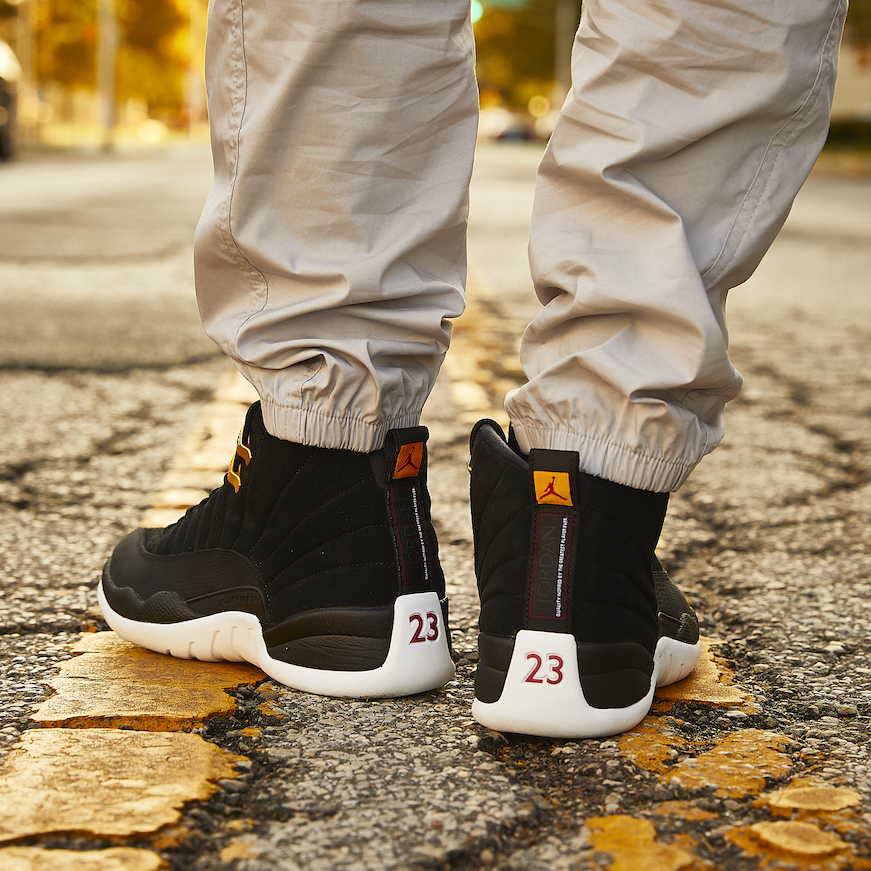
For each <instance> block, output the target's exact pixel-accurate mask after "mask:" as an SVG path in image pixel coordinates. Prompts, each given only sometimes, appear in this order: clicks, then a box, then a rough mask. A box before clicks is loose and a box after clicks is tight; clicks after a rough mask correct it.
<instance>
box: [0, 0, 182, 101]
mask: <svg viewBox="0 0 871 871" xmlns="http://www.w3.org/2000/svg"><path fill="white" fill-rule="evenodd" d="M25 3H26V4H32V5H31V6H30V8H29V10H28V12H27V14H28V15H29V21H30V22H31V23H32V27H33V31H34V32H33V43H34V45H35V49H36V51H35V72H36V77H37V82H38V83H39V85H40V87H45V85H46V84H48V83H55V84H57V85H60V86H62V87H64V88H68V89H76V88H81V89H88V90H93V89H94V88H95V87H96V85H97V81H96V78H97V49H98V41H99V25H98V0H23V2H22V0H19V2H14V0H11V2H10V0H0V21H3V22H4V31H5V32H6V34H7V35H6V39H7V40H8V41H10V42H12V43H13V45H14V43H15V41H16V40H15V37H16V32H15V28H14V25H15V21H14V19H15V17H16V16H17V15H19V14H20V12H19V10H18V9H17V8H16V7H18V6H19V5H21V6H22V8H25V7H24V4H25ZM188 4H189V0H115V15H116V21H117V28H118V53H117V61H116V80H115V83H116V98H117V100H118V102H123V101H126V100H129V99H137V100H141V101H143V102H145V103H147V105H148V108H149V110H150V111H153V112H157V113H172V112H177V111H179V110H180V109H181V107H182V105H183V103H184V98H185V76H186V75H187V71H188V63H189V62H188V57H189V52H190V45H189V38H188V17H189V8H188Z"/></svg>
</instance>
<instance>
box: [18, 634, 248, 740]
mask: <svg viewBox="0 0 871 871" xmlns="http://www.w3.org/2000/svg"><path fill="white" fill-rule="evenodd" d="M76 649H78V650H83V651H84V652H82V653H81V655H80V656H76V657H74V658H73V659H69V660H67V661H65V662H63V663H61V665H60V674H59V675H58V676H57V677H55V678H53V679H52V680H51V681H50V683H51V686H52V687H53V689H54V690H55V695H53V696H51V697H50V698H48V699H47V700H46V701H45V702H43V703H42V704H41V705H40V706H39V708H38V709H37V711H36V714H35V715H34V717H33V719H34V720H35V721H36V722H38V723H41V724H42V725H44V726H65V727H67V728H69V727H93V726H125V725H126V726H132V727H133V728H134V729H145V730H150V731H177V730H180V729H187V728H191V727H193V726H196V725H199V724H201V723H202V722H203V721H204V720H206V719H208V718H209V717H213V716H221V715H227V714H231V713H232V712H233V711H234V710H235V709H236V701H235V699H233V698H232V697H231V696H229V695H228V694H227V693H226V692H225V690H226V689H229V688H233V687H237V686H239V685H240V684H245V683H253V682H255V681H258V680H262V679H263V678H264V677H265V675H264V674H263V672H261V671H260V670H259V669H257V668H254V667H253V666H250V665H247V664H240V663H229V662H199V661H197V660H189V659H175V658H173V657H170V656H164V655H163V654H160V653H153V652H152V651H150V650H145V649H144V648H142V647H137V646H136V645H134V644H130V643H129V642H127V641H123V640H122V639H120V638H118V637H117V636H116V635H115V633H114V632H98V633H91V634H87V635H83V636H82V639H81V640H80V642H79V644H78V646H77V648H76Z"/></svg>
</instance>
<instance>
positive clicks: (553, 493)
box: [538, 475, 568, 502]
mask: <svg viewBox="0 0 871 871" xmlns="http://www.w3.org/2000/svg"><path fill="white" fill-rule="evenodd" d="M554 481H556V475H554V476H553V477H552V478H551V479H550V484H548V485H547V489H546V490H545V491H544V492H543V493H542V494H541V496H539V497H538V498H539V499H544V497H545V496H556V498H557V499H562V500H563V502H567V501H568V496H560V494H559V493H557V492H556V490H554V487H553V485H554Z"/></svg>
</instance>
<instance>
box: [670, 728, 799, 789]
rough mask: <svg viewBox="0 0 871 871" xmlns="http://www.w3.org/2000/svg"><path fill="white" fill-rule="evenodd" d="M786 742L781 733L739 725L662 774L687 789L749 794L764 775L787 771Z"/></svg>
mask: <svg viewBox="0 0 871 871" xmlns="http://www.w3.org/2000/svg"><path fill="white" fill-rule="evenodd" d="M788 743H789V738H787V737H786V736H785V735H776V734H774V733H772V732H763V731H761V730H759V729H741V730H740V731H738V732H733V733H731V734H730V735H727V736H726V737H725V738H723V740H722V741H719V742H718V743H717V744H716V745H715V746H714V747H712V748H711V749H710V750H708V751H707V752H705V753H702V754H701V755H700V756H697V757H695V758H693V759H685V760H684V761H683V762H679V763H678V764H677V765H675V766H674V767H673V768H671V769H669V771H668V772H667V774H665V775H663V777H664V778H668V779H671V778H677V780H678V782H679V783H680V785H681V786H682V787H683V788H684V789H689V790H692V789H701V788H703V787H706V786H714V787H716V789H715V794H716V795H718V796H721V797H723V798H727V797H730V798H738V797H741V796H745V795H753V794H754V793H758V792H759V791H760V790H761V789H763V787H764V786H765V778H766V776H768V777H782V776H783V775H784V774H786V773H787V772H788V771H789V768H790V760H789V757H788V756H787V755H786V754H785V753H783V752H781V748H782V747H785V746H786V745H787V744H788Z"/></svg>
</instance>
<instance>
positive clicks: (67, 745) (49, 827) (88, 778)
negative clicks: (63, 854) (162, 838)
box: [0, 729, 242, 841]
mask: <svg viewBox="0 0 871 871" xmlns="http://www.w3.org/2000/svg"><path fill="white" fill-rule="evenodd" d="M241 758H242V757H239V756H233V755H232V754H230V753H227V752H226V751H224V750H221V749H220V748H219V747H216V746H215V745H214V744H209V743H208V742H206V741H204V740H203V739H202V738H201V737H200V736H199V735H189V734H186V733H184V732H162V733H154V732H134V731H120V730H113V729H32V730H30V731H28V732H26V733H25V734H24V736H23V737H22V740H21V742H20V743H19V744H17V745H16V746H15V747H14V748H13V749H12V751H11V752H10V753H9V755H8V756H7V757H6V760H5V763H4V765H3V768H2V769H0V841H11V840H17V839H19V838H26V837H30V836H33V835H43V834H49V833H55V832H84V833H87V834H92V835H104V836H115V835H120V836H123V837H126V836H128V835H131V834H135V833H139V832H153V831H156V830H157V829H159V828H161V827H162V826H165V825H168V824H170V823H174V822H176V821H177V820H178V818H179V816H180V814H181V808H182V806H183V805H184V804H185V803H186V802H189V801H194V800H202V799H206V798H208V797H209V796H210V795H212V793H213V792H214V791H215V789H216V786H215V784H214V781H216V780H219V779H221V778H227V777H233V776H234V775H235V772H234V766H235V763H236V762H238V761H239V760H240V759H241Z"/></svg>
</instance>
